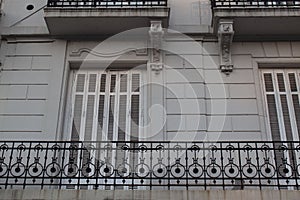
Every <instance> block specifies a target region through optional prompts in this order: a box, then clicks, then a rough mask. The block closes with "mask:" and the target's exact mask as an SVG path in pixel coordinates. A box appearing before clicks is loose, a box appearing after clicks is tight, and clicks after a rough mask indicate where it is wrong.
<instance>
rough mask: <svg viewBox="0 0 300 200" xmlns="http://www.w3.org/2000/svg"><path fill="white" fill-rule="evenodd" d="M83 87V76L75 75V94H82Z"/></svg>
mask: <svg viewBox="0 0 300 200" xmlns="http://www.w3.org/2000/svg"><path fill="white" fill-rule="evenodd" d="M84 85H85V74H78V75H77V84H76V92H83V91H84Z"/></svg>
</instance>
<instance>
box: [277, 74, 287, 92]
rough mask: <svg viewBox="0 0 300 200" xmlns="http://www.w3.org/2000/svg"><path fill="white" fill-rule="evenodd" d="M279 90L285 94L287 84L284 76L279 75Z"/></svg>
mask: <svg viewBox="0 0 300 200" xmlns="http://www.w3.org/2000/svg"><path fill="white" fill-rule="evenodd" d="M277 81H278V88H279V92H285V84H284V78H283V74H281V73H280V74H277Z"/></svg>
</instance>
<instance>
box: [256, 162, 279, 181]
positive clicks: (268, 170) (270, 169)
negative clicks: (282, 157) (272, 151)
mask: <svg viewBox="0 0 300 200" xmlns="http://www.w3.org/2000/svg"><path fill="white" fill-rule="evenodd" d="M275 172H276V171H275V167H274V166H273V165H271V164H263V165H262V166H261V167H260V173H261V175H262V176H263V177H265V178H272V177H274V175H275Z"/></svg>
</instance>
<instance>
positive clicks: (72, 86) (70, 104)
mask: <svg viewBox="0 0 300 200" xmlns="http://www.w3.org/2000/svg"><path fill="white" fill-rule="evenodd" d="M80 73H86V76H85V92H83V96H84V100H83V103H82V115H83V116H82V117H81V127H80V132H79V141H84V135H83V132H84V131H83V129H84V128H85V119H86V108H87V106H86V101H87V97H88V94H89V92H88V88H87V87H88V83H89V82H88V81H89V74H95V73H97V74H98V75H97V78H98V79H99V78H101V74H106V75H107V77H108V75H111V74H122V73H123V74H124V73H126V74H128V73H129V74H133V73H137V74H140V92H139V96H140V100H139V109H140V112H139V133H138V134H139V140H140V141H142V140H143V138H144V137H143V136H144V135H145V133H144V132H145V131H146V130H145V128H143V127H145V125H146V124H147V122H146V119H147V117H146V116H147V109H146V108H147V89H146V88H147V87H145V85H146V83H147V73H146V69H144V68H142V67H141V68H140V67H139V68H138V69H124V70H123V69H122V68H118V69H117V70H116V69H112V70H105V69H101V68H100V69H92V68H91V69H89V68H85V69H71V70H70V74H71V75H70V80H69V87H68V91H69V92H68V96H69V97H68V100H67V105H66V112H65V117H66V120H65V122H64V127H65V128H64V130H65V133H66V134H67V136H66V139H67V140H69V141H71V140H72V123H73V117H74V103H75V95H76V82H77V74H80ZM99 74H100V75H99ZM108 81H110V80H109V78H107V80H106V90H105V102H106V104H107V102H108V103H109V101H108V98H109V96H110V94H109V92H110V91H109V88H108V87H109V86H110V84H107V83H108ZM130 81H131V80H130ZM97 82H98V81H97ZM117 82H118V81H117ZM118 84H119V83H118ZM116 87H118V86H116ZM130 87H131V85H128V86H127V88H130ZM95 90H96V91H97V90H100V87H99V84H97V85H96V89H95ZM99 94H100V92H98V93H95V100H94V114H93V115H94V120H93V121H94V122H93V131H92V132H93V134H92V140H91V141H100V140H99V139H98V140H97V139H96V135H97V128H95V126H96V125H97V123H96V121H97V120H95V119H97V115H98V111H97V112H95V110H97V109H98V106H99V97H98V98H96V96H97V95H98V96H99ZM117 95H118V99H119V98H120V96H119V93H118V94H117ZM131 95H132V94H129V91H127V96H130V97H131ZM127 99H128V98H127ZM128 106H130V103H129V102H127V107H128ZM115 108H117V109H119V102H118V103H115ZM104 109H105V110H104V113H103V116H105V117H106V118H108V115H109V111H108V107H107V105H106V106H104ZM129 109H130V108H129ZM126 112H127V111H126ZM127 114H128V113H126V115H127ZM115 117H116V116H115ZM115 120H118V116H117V119H114V121H115ZM128 121H129V120H128V116H127V117H126V127H128V126H129V124H128V123H129V122H128ZM130 121H131V120H130ZM117 125H118V124H116V123H114V140H113V141H116V140H115V139H116V135H117V134H116V130H117V129H118V126H117ZM105 126H106V127H105ZM103 127H104V128H105V129H106V138H104V137H103V136H104V134H102V140H101V141H103V142H107V141H108V140H107V123H106V125H104V123H103ZM126 129H127V128H126ZM95 130H96V131H95ZM126 131H127V130H126ZM95 133H96V134H95ZM127 135H128V134H125V136H127ZM126 138H128V136H127V137H126ZM125 141H129V140H127V139H125Z"/></svg>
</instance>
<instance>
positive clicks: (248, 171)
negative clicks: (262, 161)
mask: <svg viewBox="0 0 300 200" xmlns="http://www.w3.org/2000/svg"><path fill="white" fill-rule="evenodd" d="M242 172H243V175H244V176H246V177H247V178H254V177H255V176H256V175H257V168H256V167H255V165H253V164H252V163H248V164H245V165H244V166H243V167H242Z"/></svg>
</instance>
